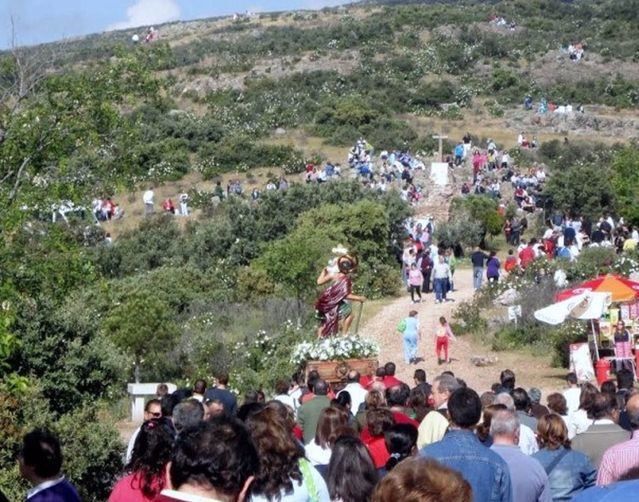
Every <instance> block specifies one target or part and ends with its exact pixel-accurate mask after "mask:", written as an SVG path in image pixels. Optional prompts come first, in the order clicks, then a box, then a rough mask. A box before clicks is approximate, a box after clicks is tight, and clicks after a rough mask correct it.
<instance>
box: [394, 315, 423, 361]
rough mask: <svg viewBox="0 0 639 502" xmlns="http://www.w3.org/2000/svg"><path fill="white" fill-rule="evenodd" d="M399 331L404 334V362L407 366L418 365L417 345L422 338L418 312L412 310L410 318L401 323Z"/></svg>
mask: <svg viewBox="0 0 639 502" xmlns="http://www.w3.org/2000/svg"><path fill="white" fill-rule="evenodd" d="M397 331H398V332H399V333H401V334H402V339H403V342H404V360H405V361H406V364H413V363H417V343H418V342H419V340H420V339H421V337H422V334H421V331H420V328H419V320H418V319H417V311H416V310H411V311H410V312H409V313H408V317H407V318H405V319H403V320H402V321H400V323H399V325H398V326H397Z"/></svg>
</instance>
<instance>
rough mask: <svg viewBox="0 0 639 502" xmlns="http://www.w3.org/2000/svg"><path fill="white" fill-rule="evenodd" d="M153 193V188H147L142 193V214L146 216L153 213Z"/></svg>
mask: <svg viewBox="0 0 639 502" xmlns="http://www.w3.org/2000/svg"><path fill="white" fill-rule="evenodd" d="M154 197H155V194H154V193H153V188H151V187H150V188H149V189H148V190H147V191H146V192H144V195H142V201H143V202H144V215H145V216H148V215H150V214H153V199H154Z"/></svg>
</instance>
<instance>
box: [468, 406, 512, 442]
mask: <svg viewBox="0 0 639 502" xmlns="http://www.w3.org/2000/svg"><path fill="white" fill-rule="evenodd" d="M507 409H508V408H507V407H506V405H503V404H491V405H488V406H486V407H485V408H484V413H483V420H482V421H481V423H480V424H478V425H477V428H476V431H477V439H479V440H480V441H481V442H482V443H484V442H486V440H487V439H488V437H489V436H490V423H491V422H492V419H493V415H494V414H495V413H496V412H498V411H500V410H507Z"/></svg>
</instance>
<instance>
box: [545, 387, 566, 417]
mask: <svg viewBox="0 0 639 502" xmlns="http://www.w3.org/2000/svg"><path fill="white" fill-rule="evenodd" d="M547 402H548V409H549V410H550V411H552V412H554V413H556V414H557V415H561V416H566V415H568V404H567V403H566V398H565V397H564V395H563V394H560V393H559V392H554V393H552V394H550V395H549V396H548V398H547Z"/></svg>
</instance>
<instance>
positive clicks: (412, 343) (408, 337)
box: [404, 333, 417, 364]
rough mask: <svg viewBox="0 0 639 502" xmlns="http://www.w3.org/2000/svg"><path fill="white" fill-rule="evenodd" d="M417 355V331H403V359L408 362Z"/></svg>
mask: <svg viewBox="0 0 639 502" xmlns="http://www.w3.org/2000/svg"><path fill="white" fill-rule="evenodd" d="M416 357H417V333H404V359H405V361H406V363H407V364H408V363H410V362H411V360H412V359H415V358H416Z"/></svg>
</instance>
